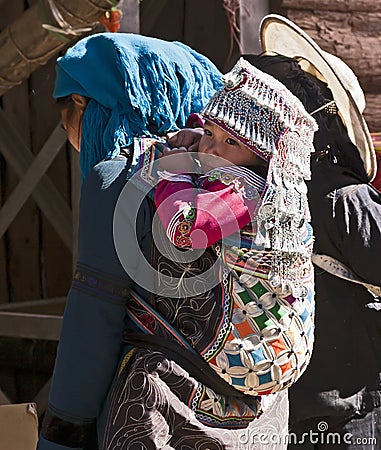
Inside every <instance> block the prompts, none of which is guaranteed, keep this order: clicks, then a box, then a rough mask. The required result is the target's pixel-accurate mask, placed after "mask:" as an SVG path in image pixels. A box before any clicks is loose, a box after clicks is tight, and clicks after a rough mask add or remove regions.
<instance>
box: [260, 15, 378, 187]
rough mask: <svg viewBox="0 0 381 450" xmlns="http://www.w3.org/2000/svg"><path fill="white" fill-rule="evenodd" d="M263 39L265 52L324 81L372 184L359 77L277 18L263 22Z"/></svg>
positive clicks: (373, 165) (372, 167) (369, 144)
mask: <svg viewBox="0 0 381 450" xmlns="http://www.w3.org/2000/svg"><path fill="white" fill-rule="evenodd" d="M260 39H261V43H262V48H263V50H265V51H269V52H275V53H280V54H282V55H285V56H288V57H291V58H296V59H301V61H300V62H299V63H300V65H301V67H302V69H303V70H305V71H306V72H309V73H310V74H312V75H314V76H315V77H317V78H319V79H321V80H323V81H325V82H326V83H327V85H328V87H329V89H330V90H331V92H332V95H333V98H334V100H335V103H336V106H337V108H338V110H339V114H340V116H341V118H342V120H343V122H344V125H345V126H346V128H347V131H348V135H349V138H350V139H351V141H352V142H353V143H354V144H355V145H356V147H357V148H358V151H359V153H360V156H361V159H362V160H363V163H364V168H365V171H366V173H367V175H368V178H369V181H372V180H373V178H374V177H375V175H376V170H377V164H376V156H375V151H374V147H373V143H372V138H371V135H370V133H369V130H368V126H367V124H366V122H365V119H364V117H363V115H362V113H363V111H364V109H365V97H364V93H363V91H362V89H361V87H360V84H359V82H358V80H357V77H356V75H355V74H354V73H353V72H352V70H351V69H350V68H349V67H348V66H347V65H346V64H345V63H344V62H343V61H342V60H341V59H339V58H337V57H336V56H334V55H331V54H330V53H327V52H325V51H323V50H322V49H321V48H320V47H319V46H318V45H317V44H316V43H315V42H314V41H313V40H312V39H311V38H310V37H309V36H308V34H306V33H305V32H304V31H303V30H302V29H301V28H299V27H298V26H297V25H296V24H295V23H293V22H291V21H290V20H288V19H286V18H285V17H283V16H279V15H277V14H269V15H267V16H265V17H264V18H263V20H262V23H261V26H260Z"/></svg>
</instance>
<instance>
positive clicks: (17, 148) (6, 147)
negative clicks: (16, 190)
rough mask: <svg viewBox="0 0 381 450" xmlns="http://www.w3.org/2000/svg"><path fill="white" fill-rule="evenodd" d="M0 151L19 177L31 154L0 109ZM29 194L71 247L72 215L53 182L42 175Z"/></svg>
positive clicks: (28, 164)
mask: <svg viewBox="0 0 381 450" xmlns="http://www.w3.org/2000/svg"><path fill="white" fill-rule="evenodd" d="M0 152H1V153H2V155H3V156H4V158H5V160H6V161H7V163H8V164H9V165H10V166H11V167H12V168H13V170H14V171H15V172H16V174H17V175H18V176H19V177H20V178H22V177H23V176H24V174H25V172H26V171H27V170H28V167H29V166H30V165H31V164H32V163H33V160H34V155H33V153H32V152H31V151H30V149H29V148H28V147H27V146H26V145H25V143H24V141H23V140H22V139H21V138H20V136H19V134H18V133H17V131H16V130H15V129H14V126H13V125H12V124H11V123H10V122H9V121H8V120H7V118H6V117H5V114H4V112H3V111H1V110H0ZM33 198H34V199H35V201H36V203H37V204H38V206H39V207H40V208H41V210H42V211H44V214H45V215H46V217H47V219H48V220H49V222H50V223H51V224H52V225H53V227H54V229H55V230H56V231H57V233H58V235H59V236H60V237H61V239H62V241H63V242H64V244H65V245H66V247H67V248H68V249H69V250H70V251H72V248H73V238H72V218H71V210H70V208H69V206H68V205H67V203H66V202H65V200H64V199H63V198H62V196H61V194H60V193H59V192H58V191H57V189H56V187H55V186H54V184H53V182H52V181H51V180H50V179H49V177H48V176H47V175H44V176H43V177H42V179H41V181H40V183H39V184H38V185H37V186H36V189H35V190H34V192H33Z"/></svg>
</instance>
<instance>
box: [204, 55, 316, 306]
mask: <svg viewBox="0 0 381 450" xmlns="http://www.w3.org/2000/svg"><path fill="white" fill-rule="evenodd" d="M223 81H224V83H225V84H224V86H223V87H222V88H221V89H220V90H219V91H218V92H217V93H216V94H215V95H214V96H213V97H212V99H211V100H210V101H209V103H208V104H207V105H206V107H205V108H204V109H203V111H202V115H203V117H204V119H207V120H209V121H211V122H213V123H215V124H217V125H218V126H220V127H221V128H222V129H223V130H225V131H226V132H228V133H229V134H231V135H232V136H233V137H234V138H235V139H237V140H238V141H240V142H241V143H243V144H244V145H245V146H246V147H248V148H249V149H250V150H252V151H253V152H254V153H256V154H257V155H258V156H260V157H261V158H263V159H265V160H266V161H268V162H269V168H268V175H267V180H266V189H265V192H264V195H263V198H262V202H261V205H260V207H259V210H258V215H257V225H258V231H257V237H256V242H255V243H256V245H261V246H263V247H265V248H266V249H269V250H270V251H272V254H273V257H272V263H271V270H270V273H269V280H270V282H271V283H272V284H273V286H274V287H277V286H278V287H279V288H281V289H282V291H283V292H285V291H289V292H291V293H292V294H293V295H294V296H295V297H300V296H303V295H304V289H303V283H302V278H303V273H302V272H303V270H304V269H303V263H302V262H303V259H305V258H308V257H309V256H310V252H311V250H312V249H310V248H306V246H305V245H304V244H303V239H304V236H303V235H302V234H303V230H305V228H304V227H303V225H304V223H305V222H309V221H310V213H309V208H308V200H307V186H306V184H305V180H306V179H310V154H311V153H312V152H313V151H314V148H313V137H314V132H315V131H316V130H317V124H316V122H315V120H314V119H313V118H312V117H311V116H310V115H309V114H308V113H307V111H306V110H305V108H304V106H303V104H302V103H301V101H300V100H299V99H298V98H297V97H295V96H294V95H293V94H292V93H291V92H290V91H289V90H288V89H287V88H286V87H285V86H284V85H283V84H282V83H280V82H279V81H278V80H276V79H275V78H273V77H272V76H271V75H268V74H266V73H264V72H262V71H260V70H259V69H257V68H255V67H254V66H252V65H251V64H249V63H248V62H247V61H246V60H244V59H243V58H241V59H240V60H239V61H238V62H237V64H236V65H235V66H234V67H233V69H232V70H231V71H230V72H229V73H227V74H226V75H224V77H223Z"/></svg>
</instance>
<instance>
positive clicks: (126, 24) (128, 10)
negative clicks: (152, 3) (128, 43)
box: [118, 0, 157, 33]
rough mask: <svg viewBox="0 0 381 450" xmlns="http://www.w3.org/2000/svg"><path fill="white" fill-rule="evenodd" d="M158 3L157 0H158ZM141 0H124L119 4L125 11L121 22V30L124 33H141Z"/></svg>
mask: <svg viewBox="0 0 381 450" xmlns="http://www.w3.org/2000/svg"><path fill="white" fill-rule="evenodd" d="M156 3H157V0H156ZM139 4H140V0H123V1H122V2H121V4H120V5H119V6H118V8H119V9H121V10H122V12H123V17H122V20H121V22H120V31H121V32H123V33H139V31H140V17H139Z"/></svg>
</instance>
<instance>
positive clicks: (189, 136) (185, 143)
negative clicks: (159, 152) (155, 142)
mask: <svg viewBox="0 0 381 450" xmlns="http://www.w3.org/2000/svg"><path fill="white" fill-rule="evenodd" d="M203 134H204V130H203V128H184V129H183V130H180V131H178V132H177V133H175V134H171V135H170V136H169V135H168V144H169V145H170V146H171V147H185V148H186V149H187V150H188V152H197V151H198V144H199V142H200V139H201V137H202V135H203Z"/></svg>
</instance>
